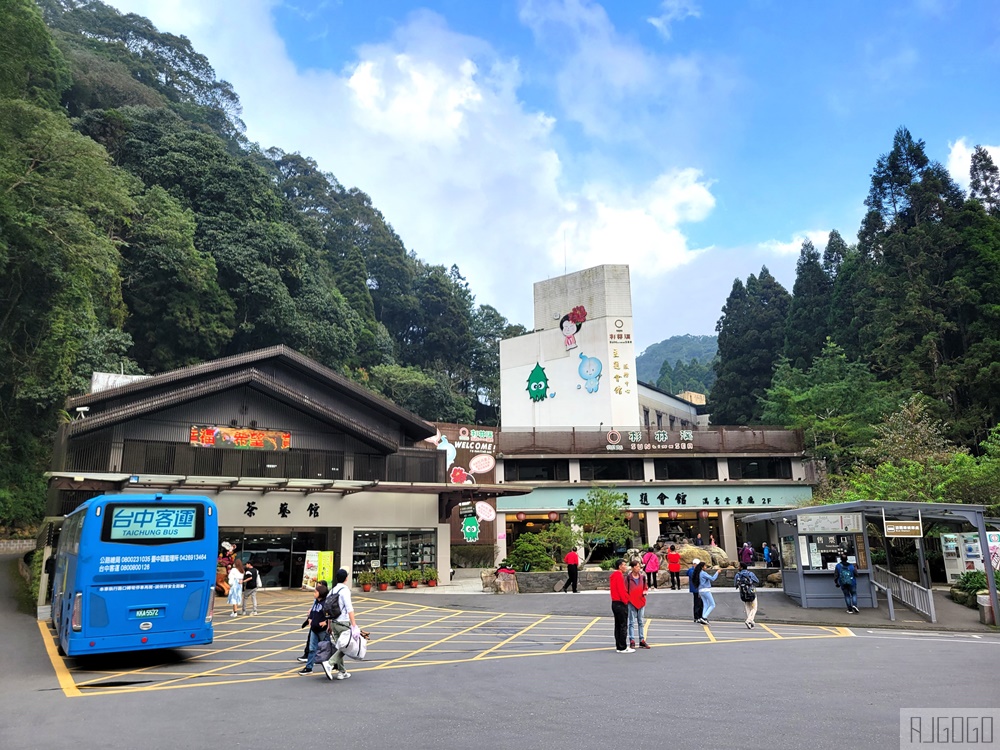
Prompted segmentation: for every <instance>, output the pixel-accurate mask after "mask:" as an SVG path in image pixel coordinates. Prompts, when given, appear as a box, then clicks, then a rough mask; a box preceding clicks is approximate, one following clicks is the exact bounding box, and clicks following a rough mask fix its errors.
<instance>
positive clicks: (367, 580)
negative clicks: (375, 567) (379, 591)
mask: <svg viewBox="0 0 1000 750" xmlns="http://www.w3.org/2000/svg"><path fill="white" fill-rule="evenodd" d="M358 583H359V584H360V585H361V590H362V591H371V590H372V584H373V583H375V574H374V573H373V572H372V571H370V570H365V571H362V572H361V573H358Z"/></svg>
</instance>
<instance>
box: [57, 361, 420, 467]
mask: <svg viewBox="0 0 1000 750" xmlns="http://www.w3.org/2000/svg"><path fill="white" fill-rule="evenodd" d="M272 361H277V362H280V363H281V364H282V365H284V366H285V367H288V368H290V369H292V370H297V371H299V372H300V373H302V374H304V375H306V376H308V377H311V378H313V379H315V380H316V381H318V382H319V383H320V384H322V385H323V386H325V387H327V388H330V389H331V390H332V391H334V392H336V393H339V394H341V395H343V396H346V397H348V398H350V399H352V400H354V401H356V402H359V403H360V404H362V405H363V406H364V407H366V408H368V409H371V410H372V411H374V412H377V413H378V414H380V415H382V416H385V417H386V418H388V419H389V420H391V421H394V422H397V423H399V424H400V425H401V427H402V429H403V431H404V432H405V433H406V434H407V435H408V436H409V437H410V438H412V439H414V440H423V439H425V438H428V437H432V436H434V435H435V434H436V433H437V430H436V428H435V427H434V425H432V424H430V423H429V422H427V421H425V420H423V419H421V418H420V417H419V416H417V415H416V414H414V413H413V412H411V411H408V410H407V409H403V408H401V407H399V406H396V405H395V404H393V403H392V402H391V401H388V400H386V399H384V398H382V397H381V396H378V395H376V394H375V393H373V392H371V391H369V390H368V389H366V388H364V387H362V386H359V385H357V384H356V383H353V382H351V381H350V380H348V379H347V378H345V377H344V376H343V375H340V374H338V373H336V372H334V371H333V370H331V369H330V368H328V367H325V366H323V365H321V364H319V363H318V362H315V361H314V360H312V359H310V358H308V357H306V356H304V355H302V354H299V353H298V352H297V351H295V350H294V349H290V348H289V347H287V346H285V345H283V344H281V345H279V346H272V347H270V348H267V349H258V350H257V351H253V352H246V353H244V354H235V355H232V356H230V357H222V358H221V359H215V360H212V361H210V362H203V363H201V364H197V365H190V366H188V367H182V368H180V369H177V370H170V371H169V372H165V373H161V374H159V375H154V376H153V377H150V378H146V379H144V380H139V381H136V382H133V383H127V384H125V385H122V386H118V387H116V388H108V389H106V390H103V391H98V392H96V393H87V394H84V395H80V396H73V397H70V398H69V399H67V400H66V407H67V409H68V410H73V409H76V408H78V407H91V406H101V405H103V406H106V407H107V409H106V410H105V411H101V412H100V413H98V414H94V415H91V416H88V417H87V418H86V419H80V420H76V421H74V422H72V423H71V425H70V430H69V434H71V435H75V434H82V433H84V432H88V431H91V430H94V429H100V428H101V427H106V426H109V425H111V424H115V423H118V422H121V421H125V420H127V419H132V418H134V417H136V416H139V415H141V414H146V413H149V412H152V411H157V410H159V409H163V408H167V407H169V406H173V405H176V404H178V403H182V402H185V401H190V400H192V399H194V398H201V397H204V396H206V395H209V394H211V393H216V392H219V391H223V390H226V389H229V388H232V387H234V386H238V385H245V384H252V385H253V386H255V387H257V388H260V389H261V390H264V391H266V392H268V393H269V394H270V395H272V396H274V397H275V398H278V399H280V400H284V401H286V402H287V403H289V404H291V405H295V406H297V407H299V408H301V409H303V411H306V412H309V413H312V414H315V415H317V416H318V417H319V418H321V419H322V420H323V421H326V422H329V423H330V424H334V425H336V426H337V427H339V428H341V429H343V430H345V431H347V432H349V433H352V434H354V435H356V436H357V437H359V438H361V439H363V440H368V441H371V442H373V443H375V444H376V445H379V446H381V447H383V448H385V449H387V450H393V451H394V450H396V449H397V448H398V444H397V441H396V440H395V439H393V438H392V437H390V436H387V435H385V434H384V433H383V432H380V431H378V430H375V429H372V428H371V427H370V426H368V425H366V424H364V423H363V422H362V421H360V420H358V419H355V418H351V417H348V416H346V415H343V414H340V413H338V412H336V411H335V410H332V409H329V408H326V407H324V406H323V405H321V404H317V403H316V402H315V401H314V400H310V399H308V398H306V397H304V396H303V395H302V394H300V393H298V392H297V391H295V390H294V389H292V388H289V387H288V386H287V385H285V384H283V383H281V382H280V381H279V380H278V379H277V378H274V377H273V376H271V375H269V374H268V373H266V372H263V371H262V370H261V369H260V367H259V366H260V365H262V364H264V363H267V362H272Z"/></svg>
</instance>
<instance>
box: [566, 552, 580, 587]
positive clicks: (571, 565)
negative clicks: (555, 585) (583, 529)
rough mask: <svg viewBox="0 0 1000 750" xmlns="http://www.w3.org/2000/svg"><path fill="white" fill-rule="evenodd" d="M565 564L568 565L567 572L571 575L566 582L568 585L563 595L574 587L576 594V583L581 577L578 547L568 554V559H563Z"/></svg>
mask: <svg viewBox="0 0 1000 750" xmlns="http://www.w3.org/2000/svg"><path fill="white" fill-rule="evenodd" d="M563 562H564V563H566V571H567V573H569V578H568V579H567V580H566V584H565V585H564V586H563V587H562V590H563V593H564V594H565V593H566V589H568V588H569V587H570V586H572V587H573V593H574V594H576V593H577V590H576V583H577V580H578V578H579V575H580V572H579V571H580V556H579V555H578V554H576V547H574V548H573V549H571V550H570V551H569V552H567V553H566V557H564V558H563Z"/></svg>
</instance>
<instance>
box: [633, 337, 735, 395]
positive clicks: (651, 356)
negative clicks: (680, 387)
mask: <svg viewBox="0 0 1000 750" xmlns="http://www.w3.org/2000/svg"><path fill="white" fill-rule="evenodd" d="M718 348H719V347H718V343H717V337H716V336H694V335H692V334H690V333H688V334H685V335H683V336H671V337H670V338H668V339H664V340H663V341H660V342H658V343H656V344H653V345H652V346H649V347H647V348H646V349H645V350H644V351H643V352H642V354H640V355H639V356H638V357H636V358H635V367H636V371H637V372H638V373H639V380H641V381H642V382H643V383H656V380H657V378H659V377H660V369H661V368H662V366H663V363H664V362H669V363H670V364H671V365H673V364H674V363H676V362H678V361H680V362H684V363H687V362H690V361H691V360H692V359H697V360H698V361H699V362H706V363H710V362H711V361H712V360H713V359H714V358H715V352H716V350H717V349H718Z"/></svg>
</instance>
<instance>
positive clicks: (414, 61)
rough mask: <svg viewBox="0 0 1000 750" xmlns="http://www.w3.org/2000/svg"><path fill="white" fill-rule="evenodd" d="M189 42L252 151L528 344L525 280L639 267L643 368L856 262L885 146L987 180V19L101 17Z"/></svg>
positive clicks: (255, 5) (499, 10)
mask: <svg viewBox="0 0 1000 750" xmlns="http://www.w3.org/2000/svg"><path fill="white" fill-rule="evenodd" d="M111 4H112V5H114V6H116V7H118V8H119V9H121V10H122V11H124V12H136V13H139V14H141V15H144V16H147V17H148V18H150V19H151V20H152V21H153V22H154V23H155V24H156V25H157V26H158V27H159V28H160V29H161V30H164V31H170V32H173V33H176V34H185V35H187V36H188V37H190V38H191V40H192V42H193V44H194V45H195V47H196V49H198V50H199V51H201V52H203V53H204V54H206V55H207V56H208V58H209V59H210V61H211V62H212V64H213V65H214V66H215V69H216V71H217V73H218V75H219V77H221V78H225V79H226V80H229V81H230V82H232V83H233V85H234V87H235V88H236V90H237V92H238V93H239V94H240V96H241V98H242V101H243V105H244V120H245V121H246V123H247V128H248V136H249V137H250V138H251V139H252V140H255V141H257V142H259V143H260V144H261V145H262V146H264V147H265V148H266V147H270V146H278V147H280V148H283V149H284V150H286V151H299V152H301V153H303V154H305V155H308V156H312V157H313V158H315V159H316V160H317V161H318V162H319V164H320V166H321V167H322V168H323V169H325V170H327V171H329V172H332V173H333V174H334V175H335V176H336V177H337V178H338V179H339V180H340V182H341V183H343V184H344V185H345V186H348V187H352V186H356V187H359V188H360V189H362V190H364V191H365V192H366V193H368V194H369V195H370V196H371V197H372V199H373V201H374V203H375V205H376V206H377V207H379V208H380V209H381V210H382V212H383V213H384V215H385V216H386V218H387V219H388V220H389V222H390V223H391V224H392V225H393V227H394V228H395V229H396V231H397V232H398V233H399V235H400V236H401V237H402V239H403V241H404V243H405V244H406V246H407V248H409V249H412V250H413V251H415V252H416V253H417V255H418V256H419V257H420V258H422V259H424V260H426V261H428V262H432V263H440V264H443V265H445V266H450V265H451V264H453V263H456V264H458V265H459V267H460V268H461V270H462V272H463V274H464V275H465V276H466V277H467V278H468V280H469V283H470V286H471V288H472V291H473V292H474V293H475V294H476V297H477V301H478V302H480V303H484V304H491V305H493V306H494V307H496V308H497V309H499V310H500V312H501V313H503V314H504V315H506V316H507V317H508V318H509V319H510V320H511V321H512V322H520V323H524V324H525V325H528V326H530V325H531V323H532V321H531V314H532V313H531V311H532V301H531V294H532V283H533V282H534V281H538V280H542V279H545V278H549V277H551V276H557V275H559V274H561V273H562V272H563V270H564V269H566V270H568V271H574V270H580V269H582V268H587V267H589V266H592V265H597V264H599V263H628V264H630V266H631V271H632V296H633V308H634V318H635V331H636V336H637V339H638V342H639V344H640V346H646V345H649V344H652V343H654V342H656V341H659V340H661V339H664V338H666V337H668V336H672V335H678V334H684V333H693V334H704V333H713V332H714V329H715V324H716V321H717V320H718V318H719V316H720V311H721V307H722V305H723V304H724V302H725V299H726V296H727V295H728V293H729V290H730V289H731V287H732V283H733V280H734V279H735V278H740V279H746V277H747V276H748V275H749V274H751V273H757V272H759V271H760V268H761V266H763V265H766V266H767V267H768V268H769V269H770V270H771V272H772V273H773V274H774V275H775V276H776V277H777V278H778V280H779V281H781V282H782V283H783V284H785V285H786V287H787V288H788V289H789V291H791V287H792V284H793V282H794V272H795V261H796V259H797V257H798V250H799V248H800V246H801V243H802V240H803V239H804V238H806V237H809V238H810V239H812V240H813V241H814V243H815V244H816V245H817V246H818V247H819V248H820V249H822V245H823V244H824V242H825V238H826V236H827V234H828V233H829V231H830V230H831V229H833V228H836V229H838V230H839V231H840V232H841V234H842V235H844V237H845V239H847V240H848V241H849V242H851V241H854V238H855V233H856V231H857V228H858V226H859V223H860V220H861V217H862V215H863V211H864V207H863V201H864V198H865V195H866V194H867V192H868V180H869V175H870V173H871V169H872V167H873V166H874V164H875V161H876V159H877V158H878V156H879V155H880V154H882V153H885V152H886V151H888V150H889V148H890V147H891V145H892V137H893V133H894V132H895V130H896V128H897V127H899V126H901V125H902V126H905V127H907V128H908V129H909V130H910V132H911V133H912V134H913V135H914V136H915V137H917V138H922V139H924V140H925V141H926V143H927V152H928V155H929V156H930V158H931V159H934V160H937V161H940V162H942V163H944V164H945V165H946V166H948V168H949V169H951V170H952V174H953V176H954V177H955V179H956V180H958V181H959V183H960V184H963V186H965V185H966V184H967V182H968V174H967V172H968V161H969V157H970V154H971V150H972V148H973V147H974V146H975V145H976V144H982V145H985V146H988V147H990V149H991V151H992V152H993V153H994V156H995V158H998V160H1000V148H997V144H1000V100H998V96H997V91H998V88H997V80H998V73H1000V3H996V2H992V1H989V0H979V1H969V2H959V1H958V0H954V1H952V0H906V1H903V0H895V1H893V0H885V1H884V2H870V1H867V0H843V1H842V2H836V3H789V2H778V1H775V2H770V1H765V0H747V1H745V2H739V1H738V0H731V1H730V2H723V1H722V0H717V1H716V2H708V1H707V0H703V1H701V2H698V1H697V0H662V1H659V0H658V1H655V2H654V1H646V0H632V1H630V2H604V3H599V2H590V1H588V0H497V1H496V2H470V1H469V0H464V1H461V2H460V1H459V0H441V1H438V2H409V1H404V0H396V1H392V2H390V1H386V2H349V1H346V0H345V1H342V2H336V1H334V0H324V1H322V2H320V1H313V2H310V1H309V0H293V1H291V2H281V1H279V0H214V1H206V0H113V2H112V3H111Z"/></svg>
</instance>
